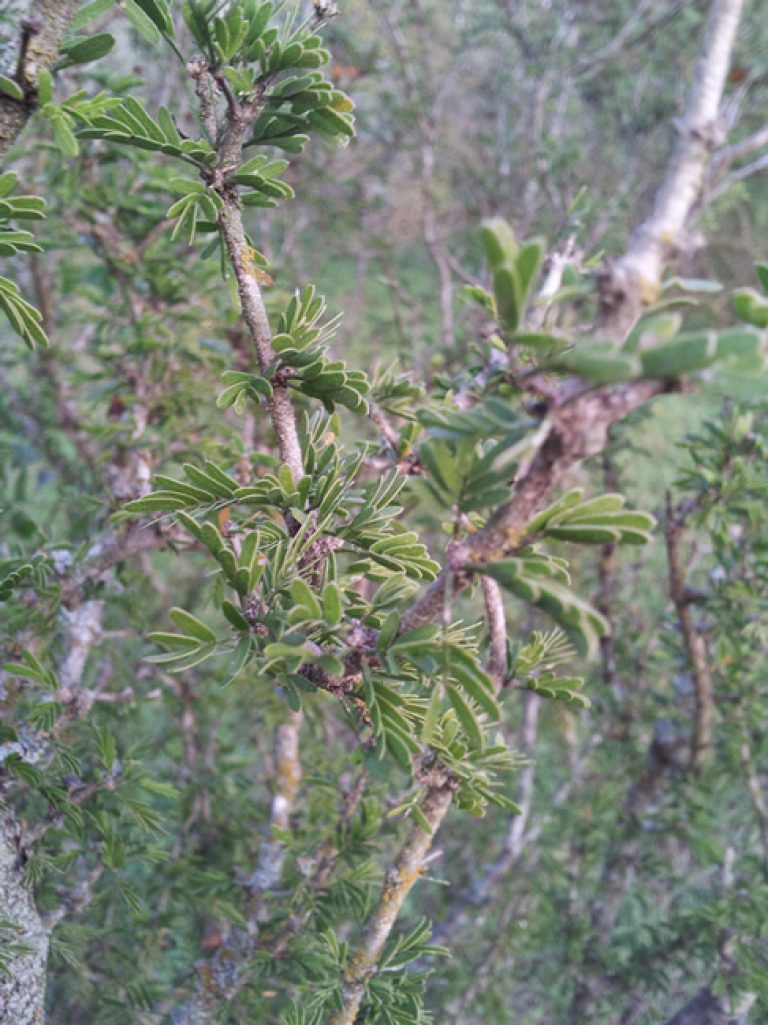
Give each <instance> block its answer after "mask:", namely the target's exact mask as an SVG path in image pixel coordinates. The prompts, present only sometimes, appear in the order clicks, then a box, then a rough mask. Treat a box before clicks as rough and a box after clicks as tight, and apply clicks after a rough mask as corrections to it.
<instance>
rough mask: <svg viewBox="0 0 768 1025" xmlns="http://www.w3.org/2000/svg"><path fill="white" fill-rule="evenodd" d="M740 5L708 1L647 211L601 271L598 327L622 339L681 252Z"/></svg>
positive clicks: (716, 137) (715, 133)
mask: <svg viewBox="0 0 768 1025" xmlns="http://www.w3.org/2000/svg"><path fill="white" fill-rule="evenodd" d="M742 7H743V0H713V3H712V8H711V11H710V15H709V20H708V23H707V29H706V34H705V38H704V43H703V46H702V51H701V55H700V57H699V61H698V65H697V67H696V73H695V75H694V80H693V85H692V88H691V95H690V99H689V101H688V107H687V110H686V112H685V114H684V115H683V117H682V119H681V120H680V122H679V123H678V125H677V128H678V137H677V142H676V144H675V147H674V150H673V152H672V157H671V159H670V162H669V166H668V168H667V173H666V175H665V177H664V180H663V182H662V183H661V186H660V187H659V191H658V193H657V195H656V202H655V205H654V208H653V211H652V213H651V215H650V217H648V219H647V220H645V221H644V222H643V223H642V224H641V225H640V226H639V227H638V228H637V229H636V230H635V232H634V234H633V236H632V241H631V243H630V246H629V249H628V250H627V252H626V253H625V254H624V256H622V257H621V258H620V259H619V260H617V261H616V262H615V263H613V264H610V265H608V266H607V267H606V268H605V271H604V274H603V279H602V283H601V290H602V314H601V327H602V329H603V331H604V332H605V334H607V335H613V336H615V337H617V338H621V337H623V336H624V335H625V334H626V332H627V331H628V330H629V328H630V327H631V326H632V324H633V323H634V321H635V320H636V319H637V317H638V316H639V314H640V313H641V312H642V308H643V306H644V305H646V304H647V303H650V302H653V301H654V300H655V299H656V297H657V295H658V291H659V285H660V282H661V275H662V271H663V269H664V264H665V262H666V260H667V258H668V256H669V255H670V254H671V253H673V252H674V251H675V250H677V249H679V248H681V245H682V243H683V235H684V232H685V228H686V225H687V223H688V219H689V217H690V215H691V213H692V211H693V208H694V206H695V204H696V202H697V200H698V198H699V196H700V195H701V190H702V186H703V184H704V179H705V172H706V169H707V164H708V162H709V158H710V155H711V153H712V152H713V150H715V149H716V148H717V146H718V144H719V143H720V141H721V138H720V137H721V135H722V128H721V126H720V122H719V117H718V115H719V110H720V103H721V99H722V95H723V90H724V88H725V82H726V78H727V75H728V69H729V67H730V61H731V52H732V50H733V45H734V41H735V39H736V31H737V29H738V25H739V20H740V17H741V12H742Z"/></svg>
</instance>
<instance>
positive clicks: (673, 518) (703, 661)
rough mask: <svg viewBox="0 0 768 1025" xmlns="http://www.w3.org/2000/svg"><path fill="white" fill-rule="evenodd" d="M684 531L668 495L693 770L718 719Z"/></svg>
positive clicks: (669, 541) (668, 535)
mask: <svg viewBox="0 0 768 1025" xmlns="http://www.w3.org/2000/svg"><path fill="white" fill-rule="evenodd" d="M683 529H684V521H683V520H682V519H681V517H680V516H679V513H678V511H677V510H675V509H674V508H673V505H672V498H671V496H670V495H669V493H667V522H666V540H667V560H668V563H669V590H670V596H671V598H672V601H673V603H674V606H675V611H676V612H677V618H678V621H679V623H680V629H681V631H682V634H683V642H684V644H685V650H686V652H687V654H688V660H689V662H690V666H691V672H692V674H693V683H694V688H695V692H696V718H695V721H694V726H693V736H692V738H691V757H690V766H691V769H694V770H698V769H700V768H701V767H702V765H703V764H704V762H705V760H706V757H707V754H708V752H709V748H710V747H711V745H712V724H713V722H714V718H715V698H714V689H713V686H712V674H711V672H710V669H709V658H708V656H707V644H706V639H705V637H704V635H703V634H702V633H701V632H700V631H699V630H698V629H697V628H696V624H695V623H694V621H693V614H692V609H691V603H690V601H689V600H688V591H687V588H686V582H685V576H686V574H685V565H684V562H683V556H682V552H681V551H680V540H681V535H682V532H683Z"/></svg>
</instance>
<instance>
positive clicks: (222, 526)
mask: <svg viewBox="0 0 768 1025" xmlns="http://www.w3.org/2000/svg"><path fill="white" fill-rule="evenodd" d="M231 514H232V509H231V507H230V506H228V505H225V506H224V508H223V509H219V511H218V513H217V519H218V521H219V530H220V531H221V532H222V534H224V533H225V532H226V530H227V527H228V526H229V519H230V516H231Z"/></svg>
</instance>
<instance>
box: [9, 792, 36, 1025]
mask: <svg viewBox="0 0 768 1025" xmlns="http://www.w3.org/2000/svg"><path fill="white" fill-rule="evenodd" d="M16 831H17V830H16V822H15V819H14V818H13V816H12V814H11V813H10V812H9V811H8V810H7V809H6V810H5V811H4V812H3V813H2V815H1V816H0V919H2V921H3V923H4V924H6V925H7V926H8V930H9V931H7V932H6V931H4V932H3V934H2V937H3V940H4V941H5V942H7V943H11V944H19V945H20V946H21V947H24V948H25V949H24V950H23V951H20V952H19V953H17V954H15V955H13V956H12V957H11V958H10V961H9V965H8V967H9V969H10V976H7V975H2V974H0V1021H3V1022H8V1025H11V1023H13V1025H42V1023H43V1021H44V1019H45V971H46V962H47V960H48V931H47V929H46V928H45V926H44V925H43V922H42V919H41V918H40V914H39V913H38V910H37V907H36V905H35V900H34V897H33V895H32V891H31V889H30V887H29V886H28V885H27V884H26V882H25V880H24V867H23V865H22V864H20V863H19V861H20V859H19V850H18V847H17V844H16V839H15V838H16ZM11 927H13V929H14V930H15V931H14V932H12V931H10V930H11ZM1 949H2V948H0V950H1Z"/></svg>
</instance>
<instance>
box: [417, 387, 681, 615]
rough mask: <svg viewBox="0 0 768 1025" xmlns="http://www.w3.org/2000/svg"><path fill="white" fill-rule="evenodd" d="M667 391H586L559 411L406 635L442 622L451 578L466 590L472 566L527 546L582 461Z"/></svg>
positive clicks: (457, 551) (423, 601)
mask: <svg viewBox="0 0 768 1025" xmlns="http://www.w3.org/2000/svg"><path fill="white" fill-rule="evenodd" d="M665 390H666V385H665V384H664V382H662V381H635V382H633V383H631V384H626V385H622V386H621V387H616V388H598V389H596V390H595V391H590V392H586V393H584V394H582V395H580V396H577V397H576V398H574V399H573V400H571V401H570V402H566V403H565V404H563V405H562V406H560V407H558V408H557V409H555V410H554V412H553V422H552V426H551V428H550V429H549V432H548V433H547V435H546V438H545V439H544V443H543V444H542V446H541V448H540V449H539V451H538V452H537V454H536V456H535V457H534V459H533V461H532V462H531V465H530V468H529V470H528V472H527V474H526V475H525V476H524V477H523V479H522V480H521V481H519V482H518V483H517V484H516V486H515V491H514V494H513V496H512V498H511V499H510V500H509V501H508V502H505V503H504V505H502V506H501V507H500V508H499V509H498V510H497V511H496V512H495V513H494V514H493V516H492V517H491V518H490V520H489V521H488V523H487V524H486V525H485V527H483V529H482V530H480V531H478V533H477V534H475V535H474V536H473V537H472V538H471V539H470V541H469V542H468V543H466V544H464V545H456V546H455V547H454V548H453V549H452V550H451V552H450V553H449V557H448V564H447V566H446V568H445V569H444V570H443V572H442V573H441V574H440V576H438V578H437V580H435V582H434V583H433V584H431V585H430V586H429V587H428V588H427V590H426V591H425V592H424V593H423V594H422V595H421V597H420V598H419V599H418V600H417V601H416V602H415V604H414V605H413V606H412V607H411V609H410V610H409V611H408V612H407V613H406V615H405V616H403V618H402V620H401V624H400V629H401V632H403V633H405V632H406V631H408V630H413V629H414V628H415V627H417V626H422V625H423V624H425V623H433V622H438V620H439V617H440V612H441V610H442V603H443V595H444V593H445V578H446V575H457V576H458V578H459V579H458V583H457V586H458V587H461V586H463V585H464V584H466V582H467V580H468V579H469V574H468V572H467V571H466V570H465V569H464V567H465V565H466V564H467V563H469V562H492V561H494V560H496V559H501V558H504V557H505V556H507V555H509V554H510V553H512V552H514V551H516V550H517V549H518V548H519V546H520V545H521V543H522V542H523V541H524V531H525V526H526V524H527V523H528V521H529V520H530V519H531V518H532V516H533V515H534V513H535V512H536V511H537V510H538V509H540V508H541V505H542V503H543V502H544V500H545V499H546V497H547V496H548V495H549V494H550V493H551V492H552V491H553V489H554V488H555V487H556V486H557V485H558V484H559V483H560V482H561V481H562V479H563V478H564V477H565V475H566V474H567V473H568V472H569V471H570V470H571V469H572V468H573V467H574V466H575V465H576V464H577V463H578V462H580V461H581V460H582V459H584V458H586V457H587V456H591V455H596V454H597V453H598V452H600V451H602V449H603V448H604V447H605V444H606V441H607V438H608V430H609V428H610V427H611V426H612V425H613V424H614V423H616V422H617V421H619V420H621V419H623V418H624V417H625V416H626V415H627V414H628V413H630V412H631V411H632V410H633V409H636V408H637V407H638V406H641V405H643V404H644V403H645V402H648V401H649V400H650V399H652V398H653V397H654V396H656V395H660V394H661V393H662V392H664V391H665Z"/></svg>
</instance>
